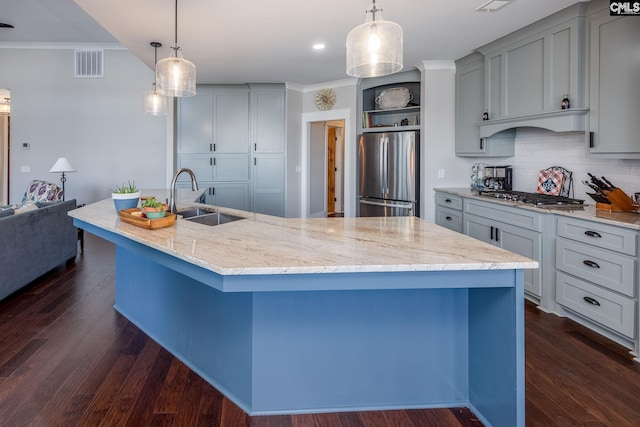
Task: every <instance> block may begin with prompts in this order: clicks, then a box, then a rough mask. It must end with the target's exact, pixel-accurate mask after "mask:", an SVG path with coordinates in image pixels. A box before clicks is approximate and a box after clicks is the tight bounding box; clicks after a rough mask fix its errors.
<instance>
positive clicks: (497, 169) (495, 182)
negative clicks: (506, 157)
mask: <svg viewBox="0 0 640 427" xmlns="http://www.w3.org/2000/svg"><path fill="white" fill-rule="evenodd" d="M484 188H485V189H486V190H496V191H499V190H505V191H511V190H512V189H513V169H512V168H511V166H485V168H484Z"/></svg>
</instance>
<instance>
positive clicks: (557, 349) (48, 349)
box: [0, 234, 640, 427]
mask: <svg viewBox="0 0 640 427" xmlns="http://www.w3.org/2000/svg"><path fill="white" fill-rule="evenodd" d="M114 254H115V250H114V247H113V246H112V245H111V244H109V243H107V242H105V241H103V240H101V239H98V238H96V237H95V236H92V235H90V234H87V235H86V242H85V251H84V253H83V254H79V255H78V257H77V259H76V262H75V263H72V264H69V265H67V266H64V267H60V268H58V269H56V270H54V271H53V272H50V273H48V274H47V275H45V276H43V277H42V278H40V279H38V280H36V281H35V282H33V283H32V284H30V285H29V286H27V287H26V288H24V289H23V290H21V291H19V292H18V293H16V294H14V295H12V296H10V297H8V298H7V299H5V300H4V301H2V302H0V426H29V425H33V426H75V425H82V426H121V425H122V426H125V425H126V426H225V427H226V426H230V427H241V426H272V427H279V426H291V427H297V426H300V427H302V426H304V427H312V426H316V427H323V426H330V427H334V426H335V427H340V426H343V427H352V426H375V427H378V426H380V427H383V426H407V427H426V426H437V427H470V426H474V427H475V426H479V425H481V423H480V422H478V421H477V420H476V419H475V418H474V416H473V414H472V413H471V412H470V411H468V410H467V409H464V408H452V409H436V410H401V411H371V412H344V413H330V414H313V415H293V416H264V417H248V416H247V415H246V414H244V413H243V412H242V411H241V410H240V409H239V408H238V407H237V406H235V405H234V404H233V403H231V402H230V401H229V400H227V399H226V398H224V397H223V396H222V395H221V394H220V393H218V392H217V391H216V390H215V389H214V388H213V387H211V386H210V385H209V384H207V383H206V382H205V381H203V380H202V379H201V378H200V377H198V376H197V375H196V374H195V373H193V372H192V371H191V370H190V369H188V368H187V367H186V366H185V365H184V364H182V363H181V362H180V361H178V360H177V359H175V358H174V357H173V356H171V354H169V353H168V352H166V351H165V350H164V349H162V348H161V347H160V346H158V345H157V344H156V343H155V342H154V341H152V340H151V339H150V338H148V337H147V336H146V335H145V334H143V333H142V332H141V331H140V330H139V329H137V328H136V327H135V326H134V325H132V324H131V323H129V322H128V321H127V320H126V319H125V318H123V317H122V316H120V315H119V314H118V313H116V312H115V310H114V309H113V307H112V305H113V300H114V279H115V278H114V261H115V260H114ZM0 262H4V260H0ZM526 420H527V426H545V427H547V426H592V427H593V426H615V427H624V426H638V425H640V364H636V363H635V362H633V361H632V360H631V358H630V356H629V354H628V352H627V351H626V350H625V349H623V348H622V347H620V346H617V345H615V344H613V343H611V342H609V341H607V340H605V339H602V338H599V337H598V336H597V335H595V334H593V333H591V332H589V331H588V330H587V329H585V328H583V327H581V326H579V325H577V324H575V323H574V322H571V321H569V320H566V319H561V318H558V317H556V316H554V315H549V314H545V313H542V312H539V311H538V310H537V309H536V308H535V307H534V306H533V305H531V304H527V306H526Z"/></svg>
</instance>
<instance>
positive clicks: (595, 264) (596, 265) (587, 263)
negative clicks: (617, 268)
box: [582, 259, 600, 268]
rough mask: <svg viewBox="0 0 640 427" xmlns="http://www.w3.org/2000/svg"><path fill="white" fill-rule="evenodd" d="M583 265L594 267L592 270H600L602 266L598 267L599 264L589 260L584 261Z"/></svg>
mask: <svg viewBox="0 0 640 427" xmlns="http://www.w3.org/2000/svg"><path fill="white" fill-rule="evenodd" d="M582 263H583V264H584V265H587V266H589V267H592V268H600V266H599V265H598V263H597V262H595V261H591V260H588V259H585V260H584V261H582Z"/></svg>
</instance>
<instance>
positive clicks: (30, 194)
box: [22, 180, 62, 204]
mask: <svg viewBox="0 0 640 427" xmlns="http://www.w3.org/2000/svg"><path fill="white" fill-rule="evenodd" d="M57 200H62V188H60V187H58V186H57V185H55V184H53V183H51V182H47V181H39V180H33V181H31V183H30V184H29V186H28V187H27V191H26V192H25V193H24V196H23V197H22V204H24V203H25V202H28V201H29V202H54V201H57Z"/></svg>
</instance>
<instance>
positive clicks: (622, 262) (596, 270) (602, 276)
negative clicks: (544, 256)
mask: <svg viewBox="0 0 640 427" xmlns="http://www.w3.org/2000/svg"><path fill="white" fill-rule="evenodd" d="M556 268H557V269H558V270H562V271H565V272H567V273H570V274H573V275H574V276H578V277H580V278H581V279H584V280H588V281H590V282H593V283H595V284H596V285H599V286H603V287H606V288H609V289H611V290H612V291H616V292H620V293H621V294H625V295H629V296H630V297H633V296H635V288H636V287H635V283H636V260H635V259H633V258H630V257H627V256H624V255H620V254H618V253H615V252H611V251H607V250H605V249H600V248H596V247H594V246H590V245H585V244H582V243H577V242H573V241H571V240H567V239H557V240H556Z"/></svg>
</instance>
